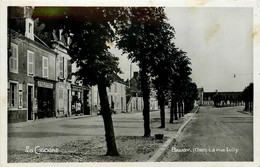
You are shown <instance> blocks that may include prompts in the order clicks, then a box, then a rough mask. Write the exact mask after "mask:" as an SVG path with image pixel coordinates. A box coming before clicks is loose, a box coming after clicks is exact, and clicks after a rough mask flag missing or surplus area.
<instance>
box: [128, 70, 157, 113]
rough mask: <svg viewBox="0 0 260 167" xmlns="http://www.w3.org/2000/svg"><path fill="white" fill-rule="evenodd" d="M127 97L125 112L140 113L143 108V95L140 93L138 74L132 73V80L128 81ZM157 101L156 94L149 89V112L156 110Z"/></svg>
mask: <svg viewBox="0 0 260 167" xmlns="http://www.w3.org/2000/svg"><path fill="white" fill-rule="evenodd" d="M129 82H130V88H129V96H128V97H127V99H128V101H127V111H128V112H131V111H142V110H143V107H144V102H143V95H142V92H141V85H140V84H141V83H140V77H139V73H138V72H134V76H133V78H131V79H130V81H129ZM158 108H159V107H158V100H157V99H156V93H155V91H154V90H153V89H151V93H150V110H158Z"/></svg>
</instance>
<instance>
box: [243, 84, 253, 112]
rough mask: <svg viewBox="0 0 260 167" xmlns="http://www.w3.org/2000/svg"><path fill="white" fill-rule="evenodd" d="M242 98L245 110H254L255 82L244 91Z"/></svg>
mask: <svg viewBox="0 0 260 167" xmlns="http://www.w3.org/2000/svg"><path fill="white" fill-rule="evenodd" d="M242 99H243V101H244V102H245V110H246V111H247V110H248V109H250V111H251V110H252V108H253V107H252V106H251V104H252V103H253V102H254V84H253V83H250V84H249V85H248V86H247V87H245V89H244V90H243V92H242Z"/></svg>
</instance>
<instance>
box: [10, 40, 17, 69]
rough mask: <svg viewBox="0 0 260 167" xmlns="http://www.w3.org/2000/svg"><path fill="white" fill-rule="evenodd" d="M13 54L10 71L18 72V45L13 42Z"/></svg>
mask: <svg viewBox="0 0 260 167" xmlns="http://www.w3.org/2000/svg"><path fill="white" fill-rule="evenodd" d="M11 52H12V56H11V57H10V58H9V69H10V72H13V73H18V45H16V44H13V43H11Z"/></svg>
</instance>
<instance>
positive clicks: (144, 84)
mask: <svg viewBox="0 0 260 167" xmlns="http://www.w3.org/2000/svg"><path fill="white" fill-rule="evenodd" d="M140 76H141V77H140V79H141V90H142V93H143V101H144V109H143V119H144V137H149V136H151V129H150V102H149V99H150V87H149V79H148V75H147V73H146V70H145V69H140Z"/></svg>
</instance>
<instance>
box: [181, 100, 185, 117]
mask: <svg viewBox="0 0 260 167" xmlns="http://www.w3.org/2000/svg"><path fill="white" fill-rule="evenodd" d="M181 116H182V117H183V116H184V103H183V102H181Z"/></svg>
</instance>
